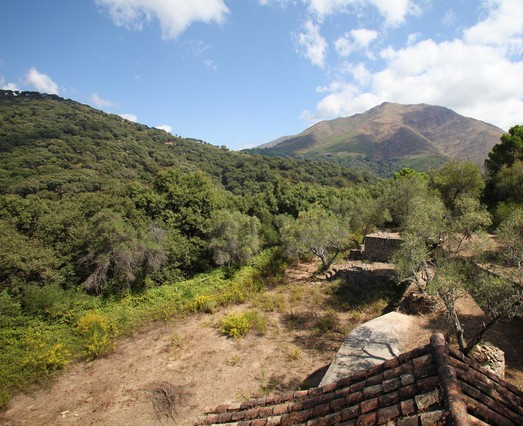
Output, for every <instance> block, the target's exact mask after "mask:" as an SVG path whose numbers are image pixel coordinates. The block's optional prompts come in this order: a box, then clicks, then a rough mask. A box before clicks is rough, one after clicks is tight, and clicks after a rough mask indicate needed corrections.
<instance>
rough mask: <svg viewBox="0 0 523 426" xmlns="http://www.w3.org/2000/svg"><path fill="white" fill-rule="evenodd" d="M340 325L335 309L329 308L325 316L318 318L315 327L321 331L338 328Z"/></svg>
mask: <svg viewBox="0 0 523 426" xmlns="http://www.w3.org/2000/svg"><path fill="white" fill-rule="evenodd" d="M338 326H339V318H338V314H337V313H336V311H335V310H334V309H329V310H328V311H327V312H326V313H325V314H324V315H323V316H321V317H320V318H318V319H317V320H316V323H315V327H316V329H317V330H318V331H319V332H320V333H326V332H328V331H332V330H336V329H337V328H338Z"/></svg>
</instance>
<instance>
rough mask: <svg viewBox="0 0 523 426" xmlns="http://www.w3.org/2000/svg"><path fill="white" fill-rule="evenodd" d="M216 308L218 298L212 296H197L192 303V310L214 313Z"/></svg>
mask: <svg viewBox="0 0 523 426" xmlns="http://www.w3.org/2000/svg"><path fill="white" fill-rule="evenodd" d="M215 309H216V300H214V299H213V298H212V297H211V296H196V297H195V298H194V300H193V302H192V303H191V304H190V310H191V311H195V312H205V313H206V314H212V313H213V312H214V310H215Z"/></svg>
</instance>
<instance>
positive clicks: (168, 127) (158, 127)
mask: <svg viewBox="0 0 523 426" xmlns="http://www.w3.org/2000/svg"><path fill="white" fill-rule="evenodd" d="M154 127H155V128H156V129H160V130H165V131H166V132H167V133H171V132H172V130H173V128H172V127H171V126H169V125H168V124H162V125H161V126H154Z"/></svg>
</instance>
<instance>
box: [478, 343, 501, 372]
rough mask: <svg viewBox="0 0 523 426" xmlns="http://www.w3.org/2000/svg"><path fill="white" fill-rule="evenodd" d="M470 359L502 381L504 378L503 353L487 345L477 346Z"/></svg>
mask: <svg viewBox="0 0 523 426" xmlns="http://www.w3.org/2000/svg"><path fill="white" fill-rule="evenodd" d="M470 358H471V359H473V360H474V361H476V362H477V363H478V364H479V365H481V366H482V367H483V368H484V369H485V370H488V371H490V372H492V373H494V374H496V375H497V376H499V377H501V378H502V379H504V378H505V352H503V351H502V350H501V349H499V348H497V347H496V346H492V345H490V344H488V343H485V344H481V345H477V346H476V347H475V348H474V349H473V350H472V352H471V353H470Z"/></svg>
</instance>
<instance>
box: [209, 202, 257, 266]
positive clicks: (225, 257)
mask: <svg viewBox="0 0 523 426" xmlns="http://www.w3.org/2000/svg"><path fill="white" fill-rule="evenodd" d="M208 225H209V237H210V243H209V248H210V249H211V251H212V253H213V259H214V261H215V262H216V264H217V265H219V266H224V265H225V266H227V267H229V268H230V267H232V266H241V265H243V264H245V263H246V262H247V261H248V260H249V259H250V258H251V257H252V256H253V255H255V254H256V253H257V252H258V250H259V248H260V238H259V236H258V232H259V229H260V221H259V220H258V218H256V217H251V216H247V215H245V214H242V213H240V212H239V211H232V212H231V211H229V210H218V211H216V212H214V213H213V215H212V216H211V218H210V220H209V221H208Z"/></svg>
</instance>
